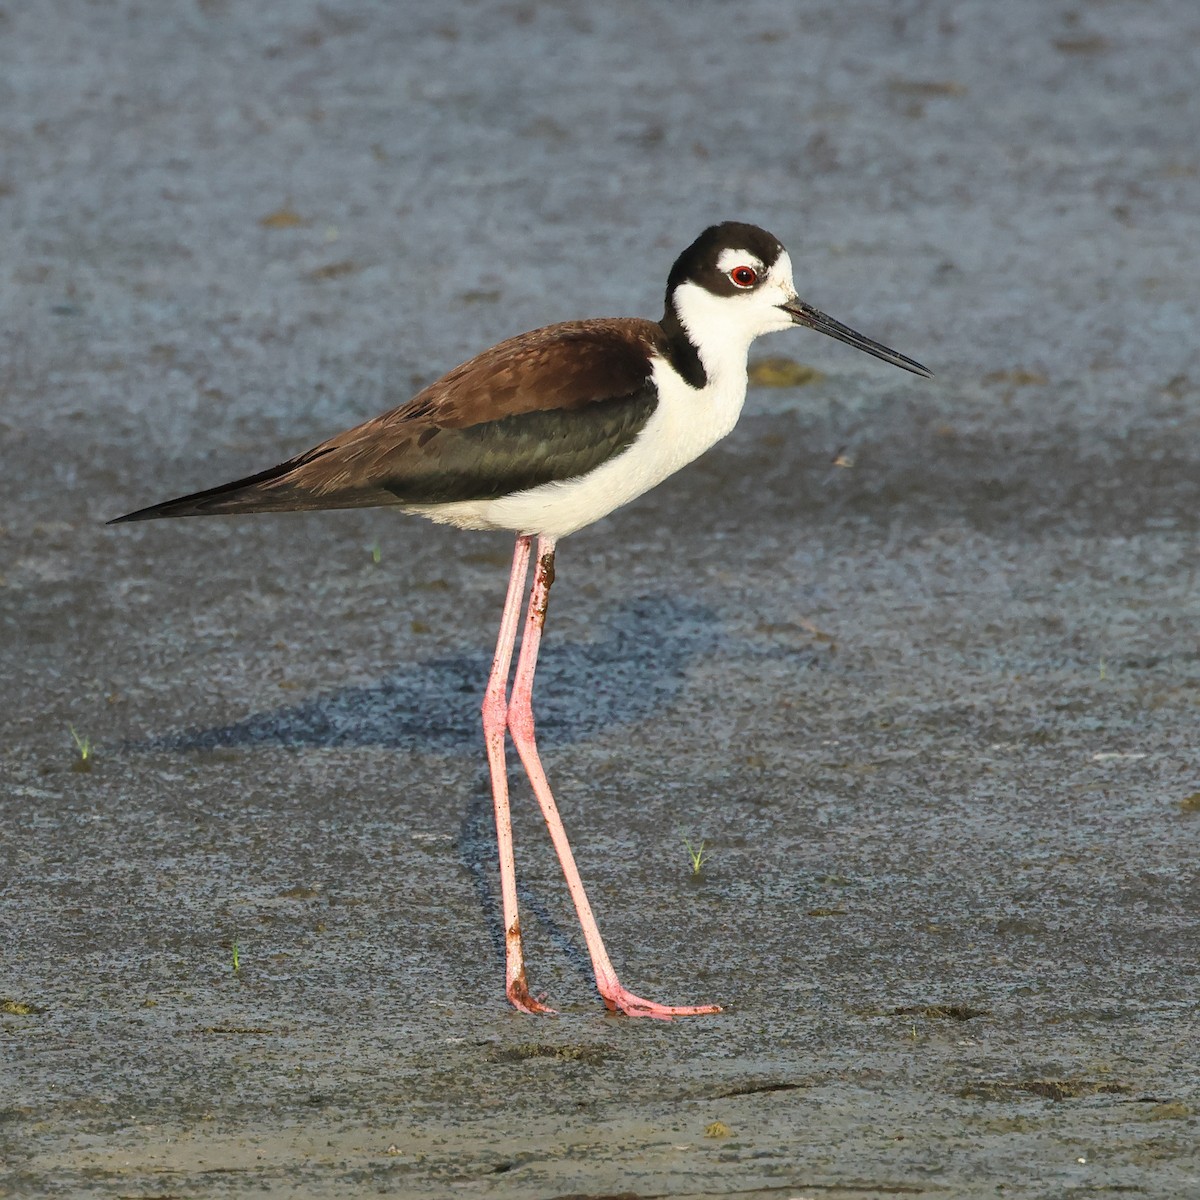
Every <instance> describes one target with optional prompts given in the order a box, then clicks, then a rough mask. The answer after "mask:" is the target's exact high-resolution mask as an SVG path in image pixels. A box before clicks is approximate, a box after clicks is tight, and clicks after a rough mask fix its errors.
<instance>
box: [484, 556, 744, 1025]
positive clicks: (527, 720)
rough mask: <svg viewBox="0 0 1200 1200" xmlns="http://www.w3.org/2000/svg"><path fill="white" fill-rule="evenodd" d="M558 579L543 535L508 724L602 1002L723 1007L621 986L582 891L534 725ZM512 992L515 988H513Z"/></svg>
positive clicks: (667, 1011)
mask: <svg viewBox="0 0 1200 1200" xmlns="http://www.w3.org/2000/svg"><path fill="white" fill-rule="evenodd" d="M553 582H554V538H551V537H539V538H538V547H537V566H536V567H535V569H534V576H533V590H532V591H531V592H530V596H529V615H528V616H527V618H526V620H525V632H524V634H523V635H522V637H521V655H520V658H519V659H518V660H517V674H516V678H515V679H514V680H513V686H512V694H511V696H510V698H509V702H508V728H509V731H510V732H511V733H512V739H513V743H514V745H515V746H516V747H517V753H518V754H519V755H520V756H521V761H522V762H523V763H524V764H525V773H526V774H527V775H528V776H529V782H530V783H531V784H532V785H533V792H534V795H535V796H537V800H538V803H539V804H540V805H541V807H542V815H543V816H544V817H545V818H546V828H547V829H548V830H549V831H550V839H551V841H553V843H554V849H555V850H556V851H557V852H558V860H559V862H560V863H561V864H562V869H563V875H565V876H566V880H567V887H568V889H569V890H570V892H571V899H572V900H574V902H575V911H576V913H577V914H578V915H579V923H580V925H581V926H582V927H583V936H584V939H585V941H586V942H587V948H588V953H589V954H590V955H591V958H592V969H593V970H594V971H595V973H596V988H597V990H598V991H599V992H600V995H601V996H602V997H603V998H604V1003H605V1004H606V1005H607V1006H608V1008H609V1010H610V1011H612V1012H623V1013H626V1014H627V1015H628V1016H631V1017H662V1018H665V1019H670V1018H671V1017H687V1016H694V1015H695V1014H697V1013H715V1012H720V1011H721V1008H720V1006H719V1005H717V1004H702V1005H696V1006H694V1007H680V1006H677V1005H669V1004H657V1003H655V1002H654V1001H653V1000H643V999H642V998H641V997H640V996H635V995H634V994H633V993H632V992H630V991H628V990H627V989H626V988H625V987H623V986H622V984H621V981H620V980H619V979H618V978H617V973H616V971H615V970H614V969H613V965H612V962H611V961H610V959H609V957H608V952H607V951H606V950H605V949H604V942H603V941H602V940H601V937H600V930H599V929H598V928H597V927H596V918H595V917H594V916H593V915H592V906H591V905H590V904H589V903H588V898H587V894H586V893H585V892H584V890H583V880H582V879H580V877H579V870H578V868H577V867H576V866H575V856H574V855H573V854H572V853H571V846H570V843H569V842H568V841H567V831H566V830H565V829H564V828H563V823H562V818H561V817H560V816H559V815H558V805H557V804H555V803H554V796H553V795H552V794H551V792H550V785H549V783H547V781H546V773H545V771H544V770H543V769H542V763H541V759H540V758H539V757H538V751H537V743H536V741H535V740H534V730H533V673H534V671H535V670H536V668H537V656H538V644H539V643H540V641H541V637H542V628H543V626H544V625H545V623H546V605H547V603H548V602H549V597H550V585H551V584H552V583H553ZM510 994H511V993H510Z"/></svg>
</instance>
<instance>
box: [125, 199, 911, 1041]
mask: <svg viewBox="0 0 1200 1200" xmlns="http://www.w3.org/2000/svg"><path fill="white" fill-rule="evenodd" d="M795 325H800V326H803V327H806V328H808V329H815V330H817V331H818V332H820V333H825V334H828V335H829V336H830V337H834V338H837V339H838V340H839V341H843V342H846V343H847V344H848V345H851V346H855V347H857V348H858V349H859V350H865V351H866V352H867V353H868V354H873V355H874V356H875V357H876V358H880V359H882V360H883V361H884V362H888V363H892V364H893V365H894V366H897V367H902V368H903V369H904V370H906V371H912V372H913V373H915V374H917V375H925V376H928V375H929V372H928V371H927V370H926V369H925V368H924V367H923V366H921V364H920V363H918V362H914V361H913V360H912V359H911V358H906V357H905V356H904V355H903V354H897V353H896V351H894V350H889V349H888V348H887V347H886V346H881V345H880V344H879V343H878V342H873V341H871V340H870V338H866V337H864V336H863V335H862V334H861V333H856V332H855V331H854V330H853V329H850V328H848V327H847V326H845V325H842V324H840V323H839V322H838V321H835V320H833V319H832V318H831V317H827V316H826V315H825V314H824V313H822V312H820V311H819V310H817V309H815V308H813V307H812V305H810V304H807V303H805V302H804V301H803V300H801V299H800V298H799V297H798V296H797V295H796V288H795V286H794V284H793V283H792V262H791V258H790V257H789V256H788V253H787V251H786V250H785V249H784V248H783V246H782V245H781V244H780V243H779V241H778V240H777V239H776V238H774V237H772V236H771V235H770V234H769V233H767V232H766V231H765V230H763V229H759V228H757V227H756V226H754V225H745V224H740V223H738V222H732V221H729V222H725V223H724V224H721V225H714V226H712V227H711V228H709V229H706V230H705V231H704V232H703V233H702V234H701V235H700V236H699V237H698V238H697V239H696V240H695V241H694V242H693V243H692V244H691V245H690V246H689V247H688V248H687V249H686V250H685V251H684V252H683V253H682V254H681V255H680V256H679V258H678V259H676V261H675V265H674V266H673V267H672V268H671V272H670V275H669V276H668V278H667V294H666V310H665V312H664V314H663V318H662V320H661V321H657V322H656V321H646V320H640V319H637V318H622V319H615V320H593V321H569V322H566V323H564V324H561V325H550V326H547V327H546V328H544V329H536V330H534V331H533V332H532V333H525V334H522V335H520V336H519V337H514V338H509V339H508V340H507V341H504V342H501V343H499V345H496V346H493V347H492V348H491V349H490V350H485V351H484V352H483V353H482V354H480V355H478V356H477V357H475V358H473V359H471V360H470V361H469V362H466V363H463V365H462V366H460V367H455V368H454V370H452V371H451V372H450V373H449V374H447V375H443V376H442V378H441V379H439V380H438V381H437V382H436V383H432V384H430V385H429V387H427V388H426V389H425V390H424V391H422V392H420V393H418V394H417V395H416V396H414V397H413V398H412V399H411V400H410V401H408V403H407V404H402V405H401V406H400V407H399V408H394V409H392V410H391V411H390V412H386V413H384V414H383V415H382V416H378V417H375V418H374V419H372V420H370V421H367V422H365V423H364V424H362V425H358V426H356V427H355V428H353V429H350V430H347V431H346V432H345V433H339V434H338V435H337V436H336V437H332V438H330V439H329V440H328V441H326V442H322V443H321V444H320V445H319V446H315V447H314V448H313V449H311V450H307V451H305V452H304V453H303V454H300V455H297V456H296V457H295V458H291V459H289V460H288V461H287V462H285V463H281V464H280V465H279V466H277V467H271V468H270V469H269V470H266V471H262V472H260V473H259V474H257V475H251V476H249V477H247V478H245V479H238V480H235V481H234V482H233V483H226V484H223V485H221V486H220V487H215V488H210V489H208V490H207V491H203V492H196V493H194V494H193V495H190V496H181V497H179V498H178V499H175V500H167V501H164V502H163V503H161V504H155V505H152V506H151V507H149V508H143V509H140V510H139V511H137V512H132V513H128V514H127V515H125V516H123V517H118V518H117V521H144V520H149V519H150V518H153V517H192V516H214V515H218V514H232V513H262V512H292V511H296V510H301V509H318V508H362V507H368V506H373V505H390V506H392V507H395V508H399V509H400V510H401V511H403V512H407V513H416V514H419V515H420V516H424V517H429V518H431V519H432V520H434V521H440V522H444V523H446V524H450V525H457V526H458V527H459V528H462V529H506V530H509V531H511V532H513V533H515V534H516V535H517V544H516V549H515V551H514V553H513V561H512V570H511V572H510V574H509V579H508V594H507V596H506V598H505V601H504V610H503V615H502V617H501V620H500V636H499V639H498V641H497V644H496V655H495V659H494V660H493V663H492V672H491V676H490V678H489V679H488V684H487V690H486V691H485V693H484V700H483V730H484V738H485V741H486V744H487V756H488V765H489V767H490V771H491V781H492V797H493V800H494V804H495V810H496V839H497V842H498V845H499V852H500V886H501V900H502V905H503V913H504V931H505V947H506V952H505V958H506V991H507V993H508V998H509V1000H510V1001H511V1002H512V1003H513V1004H514V1005H515V1006H516V1007H517V1008H519V1009H521V1010H523V1011H524V1012H530V1013H549V1012H553V1009H550V1008H548V1007H547V1006H546V1005H544V1004H543V1003H542V1002H541V1001H540V1000H538V999H535V998H534V997H533V996H532V995H531V994H530V991H529V986H528V984H527V982H526V978H525V965H524V953H523V949H522V944H521V925H520V920H519V916H518V912H517V884H516V868H515V864H514V859H513V840H512V822H511V819H510V816H509V802H508V777H507V772H506V767H505V739H506V734H511V736H512V740H513V744H514V745H515V746H516V749H517V753H518V754H519V755H520V758H521V762H522V763H523V764H524V767H525V772H526V774H527V775H528V776H529V781H530V783H531V784H532V785H533V792H534V795H535V796H536V797H537V801H538V803H539V805H540V806H541V809H542V814H543V816H544V817H545V820H546V826H547V828H548V829H549V831H550V837H551V839H552V840H553V842H554V848H555V850H556V851H557V853H558V858H559V861H560V862H561V864H562V869H563V874H564V875H565V876H566V881H567V887H568V888H569V889H570V892H571V898H572V900H573V901H574V902H575V909H576V912H577V913H578V916H579V922H580V925H581V926H582V928H583V936H584V939H585V940H586V942H587V948H588V953H589V954H590V955H591V960H592V967H593V969H594V971H595V975H596V987H597V989H598V990H599V992H600V995H601V997H602V998H603V999H604V1003H605V1004H606V1005H607V1007H608V1008H609V1009H610V1010H611V1011H618V1012H622V1013H627V1014H628V1015H629V1016H649V1017H664V1018H670V1017H678V1016H690V1015H695V1014H698V1013H714V1012H719V1011H720V1008H719V1006H717V1005H715V1004H705V1005H693V1006H681V1005H669V1004H658V1003H656V1002H655V1001H653V1000H644V999H642V998H641V997H640V996H635V995H634V994H633V993H632V992H630V991H629V990H628V989H627V988H625V987H624V986H623V985H622V984H621V982H620V980H619V979H618V978H617V973H616V971H615V970H614V969H613V965H612V962H611V961H610V959H609V957H608V953H607V951H606V950H605V948H604V942H603V941H602V940H601V938H600V931H599V929H598V928H597V927H596V920H595V918H594V917H593V915H592V908H591V905H590V904H589V903H588V898H587V895H586V894H585V892H584V888H583V881H582V880H581V879H580V876H579V871H578V870H577V869H576V866H575V858H574V855H573V854H572V853H571V847H570V845H569V843H568V842H567V835H566V831H565V829H564V828H563V823H562V820H561V818H560V817H559V814H558V807H557V805H556V804H555V802H554V797H553V795H551V792H550V785H549V784H548V783H547V781H546V774H545V772H544V771H543V769H542V763H541V760H540V758H539V757H538V750H537V743H536V741H535V739H534V725H533V709H532V693H533V673H534V669H535V668H536V666H537V656H538V643H539V641H540V640H541V635H542V628H543V625H544V623H545V619H546V604H547V599H548V596H549V592H550V585H551V583H552V582H553V581H554V551H555V546H556V545H557V543H558V541H559V539H560V538H563V537H565V536H566V535H567V534H570V533H574V532H575V531H576V530H577V529H582V528H583V527H584V526H585V525H590V524H591V523H592V522H593V521H598V520H599V519H600V518H601V517H603V516H606V515H607V514H608V513H610V512H612V511H613V509H615V508H617V507H619V506H620V505H622V504H626V503H628V502H629V501H630V500H633V499H635V498H636V497H638V496H640V495H642V493H643V492H647V491H649V490H650V488H652V487H654V486H655V485H656V484H659V483H661V482H662V481H663V480H664V479H666V478H667V477H668V476H669V475H672V474H673V473H674V472H676V471H678V470H679V469H680V468H681V467H683V466H686V465H687V464H688V463H689V462H691V461H692V460H693V459H695V458H697V457H699V456H700V455H701V454H703V453H704V451H705V450H707V449H708V448H709V447H710V446H712V445H713V444H714V443H716V442H717V441H719V440H720V439H721V438H723V437H724V436H725V435H726V434H727V433H729V431H730V430H731V429H733V427H734V425H735V423H736V422H737V419H738V415H739V414H740V413H741V411H742V404H743V402H744V400H745V398H746V356H747V353H748V351H749V348H750V343H751V342H753V341H754V339H755V338H757V337H758V336H759V335H760V334H764V333H772V332H774V331H777V330H783V329H789V328H791V327H792V326H795ZM113 523H115V522H113ZM535 537H536V539H537V553H536V566H535V569H534V579H533V586H532V589H531V592H530V598H529V607H528V611H527V614H526V617H525V626H524V632H523V634H522V637H521V651H520V656H519V658H518V660H517V668H516V674H515V676H514V678H513V682H512V688H511V691H510V690H509V687H508V681H509V671H510V667H511V664H512V656H513V649H514V645H515V642H516V636H517V626H518V625H519V624H520V618H521V606H522V599H523V597H524V594H525V582H526V578H527V575H528V571H529V560H530V556H531V551H532V548H533V542H534V539H535Z"/></svg>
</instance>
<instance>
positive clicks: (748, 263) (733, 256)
mask: <svg viewBox="0 0 1200 1200" xmlns="http://www.w3.org/2000/svg"><path fill="white" fill-rule="evenodd" d="M734 267H753V268H754V269H755V270H756V271H757V272H758V273H759V274H760V275H761V274H762V271H763V261H762V259H761V258H759V257H758V255H757V254H751V253H750V251H749V250H722V251H721V256H720V258H718V259H717V270H718V271H721V272H723V273H725V274H728V273H729V272H730V271H732V270H733V268H734Z"/></svg>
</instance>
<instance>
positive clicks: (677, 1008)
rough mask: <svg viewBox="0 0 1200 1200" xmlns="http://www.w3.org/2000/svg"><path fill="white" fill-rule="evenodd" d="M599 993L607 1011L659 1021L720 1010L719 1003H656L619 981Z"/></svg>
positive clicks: (696, 1015)
mask: <svg viewBox="0 0 1200 1200" xmlns="http://www.w3.org/2000/svg"><path fill="white" fill-rule="evenodd" d="M600 994H601V996H603V997H604V1003H605V1006H606V1007H607V1008H608V1011H609V1012H621V1013H624V1014H625V1015H626V1016H627V1017H657V1018H658V1019H659V1020H660V1021H669V1020H670V1019H671V1018H672V1017H699V1016H703V1015H704V1014H705V1013H719V1012H720V1011H721V1006H720V1005H719V1004H696V1005H682V1004H657V1003H655V1002H654V1001H653V1000H643V999H642V998H641V996H635V995H634V994H633V993H632V992H631V991H629V990H628V988H624V987H622V986H621V985H620V984H619V983H616V984H612V985H610V986H609V988H608V989H607V991H604V992H601V993H600Z"/></svg>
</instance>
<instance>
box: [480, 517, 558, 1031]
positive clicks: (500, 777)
mask: <svg viewBox="0 0 1200 1200" xmlns="http://www.w3.org/2000/svg"><path fill="white" fill-rule="evenodd" d="M532 541H533V539H532V538H529V537H519V538H517V545H516V549H515V550H513V561H512V573H511V574H510V575H509V577H508V595H507V596H505V598H504V615H503V616H502V617H501V618H500V636H499V638H497V640H496V657H495V658H494V659H493V660H492V673H491V675H490V677H489V678H488V685H487V691H486V692H484V694H483V736H484V739H485V740H486V742H487V756H488V767H489V768H490V770H491V776H492V802H493V804H494V806H495V809H496V845H497V847H498V849H499V852H500V898H501V903H502V904H503V908H504V965H505V972H504V975H505V978H504V990H505V991H506V992H507V993H508V998H509V1000H511V1001H512V1003H513V1004H514V1005H515V1006H516V1007H517V1008H519V1009H521V1011H522V1012H529V1013H549V1012H553V1011H554V1009H552V1008H547V1007H546V1006H545V1005H544V1004H539V1003H538V1001H536V1000H535V999H534V998H533V997H532V996H531V995H530V994H529V985H528V984H527V983H526V981H525V952H524V949H523V947H522V945H521V919H520V915H519V914H518V912H517V870H516V863H515V861H514V858H513V836H512V816H511V814H510V813H509V808H508V772H507V769H506V767H505V762H504V731H505V728H506V727H507V725H508V701H507V700H506V698H505V693H506V692H507V690H508V670H509V667H510V666H511V664H512V653H513V643H514V642H515V640H516V636H517V622H518V621H519V620H520V617H521V600H522V598H523V597H524V595H525V577H526V575H527V574H528V573H529V548H530V544H531V543H532Z"/></svg>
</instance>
